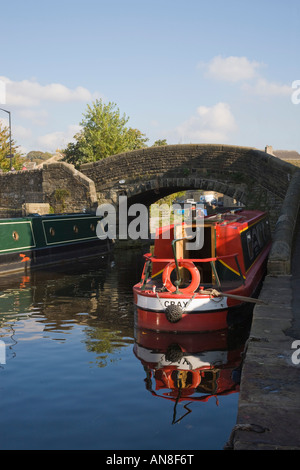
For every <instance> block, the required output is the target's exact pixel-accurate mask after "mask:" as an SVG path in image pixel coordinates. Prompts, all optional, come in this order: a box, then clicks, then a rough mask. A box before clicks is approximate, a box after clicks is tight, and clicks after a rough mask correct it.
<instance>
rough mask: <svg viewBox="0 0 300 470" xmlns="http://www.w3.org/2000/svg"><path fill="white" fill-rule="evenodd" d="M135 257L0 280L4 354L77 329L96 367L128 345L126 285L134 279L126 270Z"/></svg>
mask: <svg viewBox="0 0 300 470" xmlns="http://www.w3.org/2000/svg"><path fill="white" fill-rule="evenodd" d="M136 256H137V254H136V253H134V252H133V253H131V255H130V254H127V255H125V256H122V258H117V259H116V258H115V257H113V256H106V257H104V256H102V257H101V259H98V260H94V261H89V263H86V264H85V265H83V264H82V263H81V264H80V265H78V266H74V265H71V266H67V265H66V266H64V267H60V269H57V267H56V268H53V269H52V270H49V269H48V270H47V271H42V270H39V271H36V272H32V273H30V274H27V275H26V276H25V275H21V274H15V275H11V276H6V277H1V278H0V327H1V333H0V337H2V338H5V342H6V344H7V345H8V346H9V348H10V350H11V349H12V347H13V345H15V344H16V341H22V340H25V339H26V341H30V340H34V339H37V338H38V337H44V338H50V339H51V340H54V341H59V342H66V341H67V339H68V337H69V335H70V334H72V331H73V330H74V328H75V327H76V325H81V326H84V327H85V329H84V332H85V336H86V340H85V345H86V348H87V350H88V351H90V352H93V353H95V354H96V355H97V364H98V365H99V366H101V367H102V366H103V365H105V358H106V357H107V356H108V355H109V354H111V353H113V352H114V351H116V349H118V348H122V347H123V346H126V345H128V344H132V343H133V301H132V290H131V286H132V285H133V283H134V282H136V280H137V279H136V277H135V270H134V269H132V270H130V269H128V266H130V264H131V263H130V260H131V261H134V260H135V259H136ZM132 264H133V263H132ZM16 332H18V334H17V335H16Z"/></svg>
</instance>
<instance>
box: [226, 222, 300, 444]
mask: <svg viewBox="0 0 300 470" xmlns="http://www.w3.org/2000/svg"><path fill="white" fill-rule="evenodd" d="M259 298H260V299H262V300H265V301H266V302H268V305H257V306H256V307H255V309H254V313H253V322H252V328H251V333H250V337H249V340H248V342H247V349H246V354H245V359H244V365H243V372H242V379H241V391H240V396H239V405H238V416H237V425H236V426H235V428H234V429H233V432H232V434H231V436H230V437H229V440H228V448H231V449H234V450H284V449H294V450H300V228H299V226H298V230H297V233H296V239H295V245H294V251H293V263H292V275H291V276H278V277H271V276H267V277H266V279H265V282H264V286H263V289H262V291H261V294H260V297H259Z"/></svg>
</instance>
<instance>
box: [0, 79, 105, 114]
mask: <svg viewBox="0 0 300 470" xmlns="http://www.w3.org/2000/svg"><path fill="white" fill-rule="evenodd" d="M0 80H1V81H2V82H4V83H5V86H6V103H7V105H9V106H19V107H32V106H39V105H40V103H41V102H43V101H53V102H60V103H64V102H71V101H83V102H87V101H90V100H91V99H93V98H94V97H95V96H96V95H93V94H92V93H91V92H90V91H89V90H88V89H87V88H84V87H81V86H78V87H76V88H75V89H73V90H72V89H70V88H68V87H66V86H65V85H62V84H61V83H50V84H48V85H41V84H40V83H38V82H37V81H34V80H22V81H19V82H18V81H13V80H10V79H9V78H7V77H0Z"/></svg>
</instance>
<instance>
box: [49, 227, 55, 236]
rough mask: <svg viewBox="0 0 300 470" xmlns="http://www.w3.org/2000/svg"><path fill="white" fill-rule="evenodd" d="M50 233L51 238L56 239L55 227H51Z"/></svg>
mask: <svg viewBox="0 0 300 470" xmlns="http://www.w3.org/2000/svg"><path fill="white" fill-rule="evenodd" d="M49 233H50V235H51V237H54V235H55V230H54V228H53V227H50V229H49Z"/></svg>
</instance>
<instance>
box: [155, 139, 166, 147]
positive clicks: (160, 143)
mask: <svg viewBox="0 0 300 470" xmlns="http://www.w3.org/2000/svg"><path fill="white" fill-rule="evenodd" d="M164 145H168V144H167V140H166V139H158V140H156V141H155V142H154V144H153V145H152V147H163V146H164Z"/></svg>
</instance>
